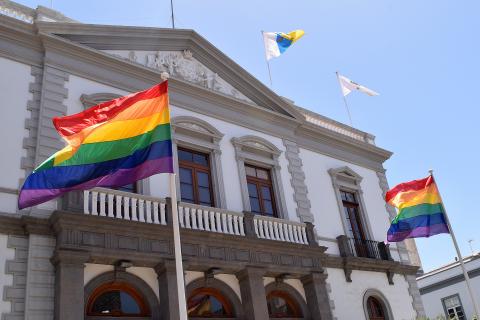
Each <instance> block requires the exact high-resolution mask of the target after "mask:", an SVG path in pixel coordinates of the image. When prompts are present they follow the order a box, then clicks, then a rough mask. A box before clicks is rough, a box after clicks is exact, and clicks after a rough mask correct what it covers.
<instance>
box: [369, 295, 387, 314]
mask: <svg viewBox="0 0 480 320" xmlns="http://www.w3.org/2000/svg"><path fill="white" fill-rule="evenodd" d="M367 311H368V317H369V320H385V319H387V317H386V313H385V310H384V308H383V304H382V303H381V302H380V301H379V300H378V299H377V298H374V297H368V299H367Z"/></svg>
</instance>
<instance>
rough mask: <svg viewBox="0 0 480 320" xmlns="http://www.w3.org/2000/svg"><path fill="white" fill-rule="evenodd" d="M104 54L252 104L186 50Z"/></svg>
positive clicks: (132, 51)
mask: <svg viewBox="0 0 480 320" xmlns="http://www.w3.org/2000/svg"><path fill="white" fill-rule="evenodd" d="M106 52H107V53H109V54H112V55H114V56H117V57H119V58H122V59H126V60H128V61H130V62H133V63H138V64H141V65H143V66H145V67H147V68H152V69H155V70H158V71H160V72H168V74H169V75H170V76H171V77H174V78H179V79H182V80H185V81H188V82H192V83H194V84H196V85H198V86H201V87H204V88H206V89H209V90H213V91H218V92H221V93H223V94H226V95H229V96H232V97H234V98H236V99H239V100H244V101H247V102H250V103H251V102H252V101H251V100H250V99H249V98H247V97H246V96H245V95H243V94H242V93H240V92H239V91H238V90H237V89H235V88H234V87H232V86H231V85H230V84H229V83H227V82H226V81H225V80H223V79H222V78H220V76H219V75H218V73H215V72H213V71H212V70H210V69H209V68H207V67H205V66H204V65H202V64H201V63H200V62H199V61H198V60H196V59H195V58H194V57H193V53H192V51H190V50H188V49H185V50H183V51H157V52H154V53H150V52H148V51H147V52H145V51H143V52H142V51H134V50H130V51H127V50H125V51H123V50H122V51H121V53H118V51H117V53H112V52H109V51H106Z"/></svg>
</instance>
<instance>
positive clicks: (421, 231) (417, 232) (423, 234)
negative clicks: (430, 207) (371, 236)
mask: <svg viewBox="0 0 480 320" xmlns="http://www.w3.org/2000/svg"><path fill="white" fill-rule="evenodd" d="M439 233H450V232H449V231H448V226H447V225H446V224H444V223H440V224H434V225H431V226H427V227H418V228H415V229H413V230H408V231H402V232H395V233H393V234H389V235H387V241H389V242H398V241H402V240H405V239H407V238H428V237H430V236H433V235H436V234H439Z"/></svg>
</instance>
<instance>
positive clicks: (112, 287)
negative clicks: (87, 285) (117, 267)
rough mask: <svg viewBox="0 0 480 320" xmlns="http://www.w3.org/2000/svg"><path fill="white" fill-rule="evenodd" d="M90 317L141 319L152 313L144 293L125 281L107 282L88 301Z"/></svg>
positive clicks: (87, 310) (88, 314)
mask: <svg viewBox="0 0 480 320" xmlns="http://www.w3.org/2000/svg"><path fill="white" fill-rule="evenodd" d="M86 312H87V316H89V317H94V318H97V317H110V318H111V317H128V318H135V319H141V318H142V317H149V316H150V315H151V313H150V308H149V306H148V304H147V303H146V301H145V299H144V298H143V296H142V294H141V293H140V292H138V291H137V290H136V289H135V288H133V287H131V286H130V285H128V284H127V283H124V282H114V283H106V284H103V285H101V286H99V287H98V288H97V289H95V291H94V292H93V293H92V294H91V295H90V298H89V300H88V303H87V309H86Z"/></svg>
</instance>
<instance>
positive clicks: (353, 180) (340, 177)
mask: <svg viewBox="0 0 480 320" xmlns="http://www.w3.org/2000/svg"><path fill="white" fill-rule="evenodd" d="M328 173H329V174H330V177H331V178H332V186H333V190H334V192H335V197H336V199H337V204H338V213H339V214H340V219H341V220H340V221H342V225H343V231H344V234H345V235H346V236H348V237H353V235H352V234H349V231H348V230H349V228H348V221H347V219H346V217H345V214H344V211H343V201H342V196H341V194H340V191H348V192H352V193H354V194H355V196H356V197H357V201H358V204H359V208H360V216H361V219H362V221H361V223H362V225H363V229H364V230H365V233H366V238H367V240H375V239H374V238H373V232H372V227H371V226H370V219H369V216H368V212H367V207H366V205H365V201H364V199H363V190H362V187H361V182H362V179H363V178H362V177H361V176H360V175H359V174H357V173H356V172H355V171H353V170H352V169H351V168H350V167H348V166H343V167H340V168H335V169H334V168H332V169H329V170H328Z"/></svg>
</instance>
